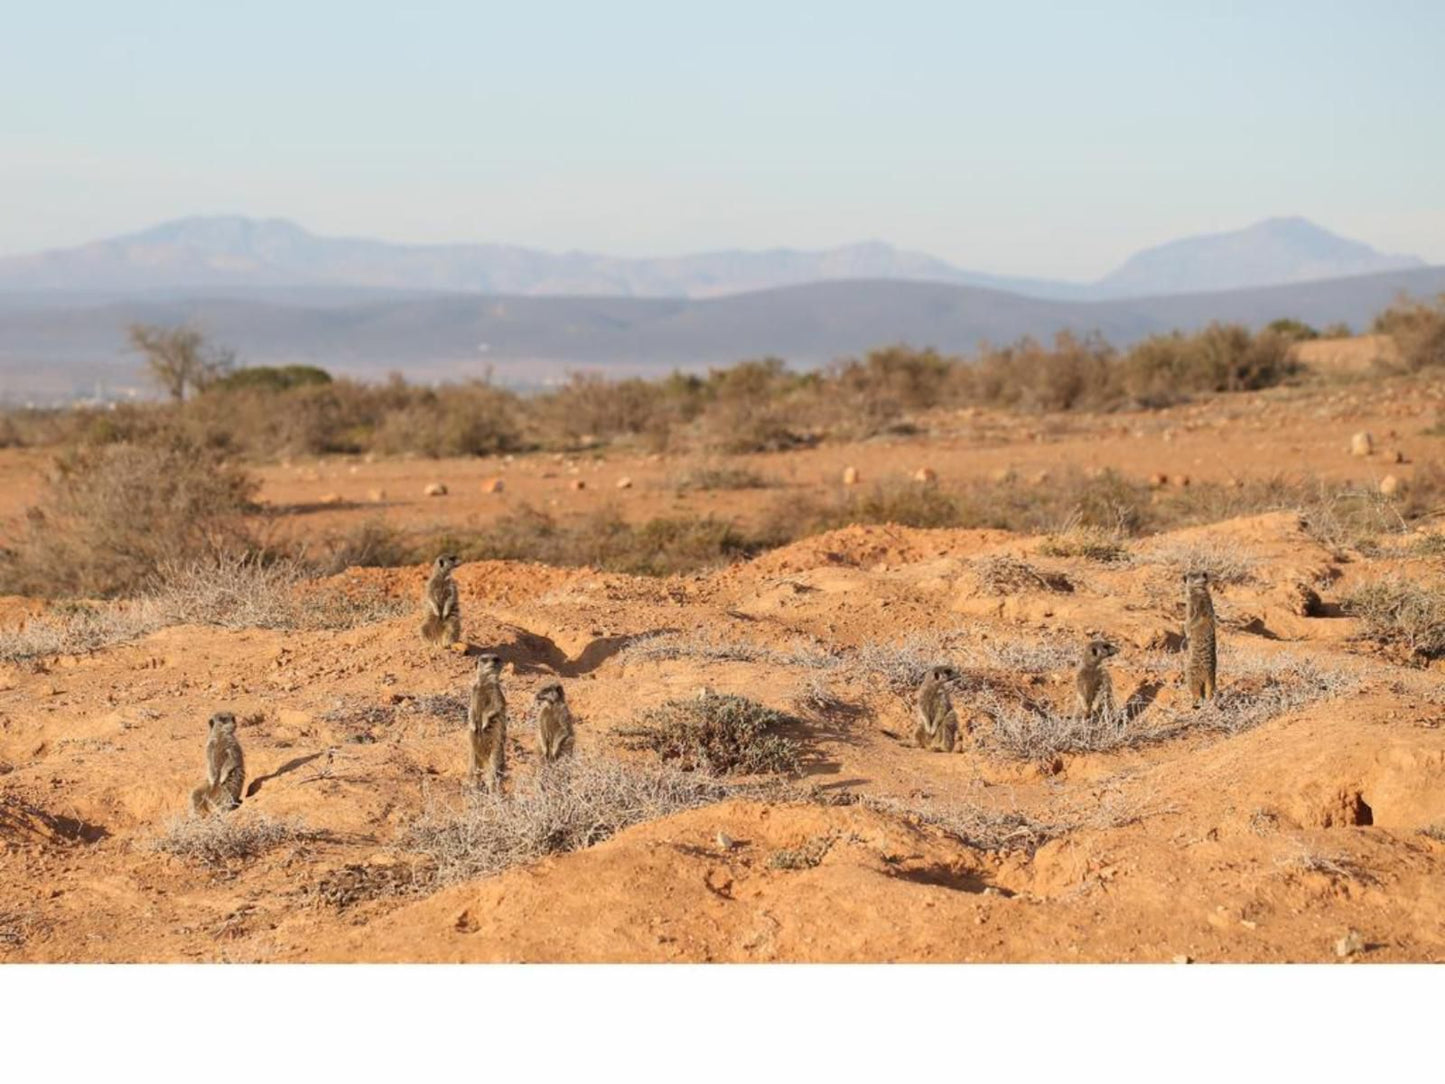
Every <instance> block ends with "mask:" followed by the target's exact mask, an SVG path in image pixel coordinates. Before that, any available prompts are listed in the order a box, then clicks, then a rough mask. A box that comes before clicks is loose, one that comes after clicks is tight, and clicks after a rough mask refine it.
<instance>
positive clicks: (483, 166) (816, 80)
mask: <svg viewBox="0 0 1445 1084" xmlns="http://www.w3.org/2000/svg"><path fill="white" fill-rule="evenodd" d="M77 8H78V9H79V10H77ZM1392 14H1393V18H1391V19H1389V20H1386V19H1383V18H1380V17H1379V15H1378V14H1371V13H1370V12H1368V11H1365V10H1363V9H1357V8H1356V7H1355V6H1354V5H1347V4H1327V5H1306V4H1302V3H1284V4H1276V5H1272V6H1271V7H1270V8H1269V10H1268V11H1262V12H1253V11H1251V12H1247V13H1240V14H1223V13H1218V12H1216V11H1214V10H1213V9H1212V7H1205V6H1203V5H1201V6H1200V7H1199V9H1198V10H1196V11H1193V12H1191V13H1188V14H1180V13H1178V12H1177V11H1172V12H1161V11H1158V10H1156V9H1154V8H1152V7H1150V6H1147V5H1137V4H1122V3H1115V4H1111V5H1109V6H1108V9H1107V12H1106V13H1100V12H1099V11H1098V10H1097V9H1096V10H1095V11H1093V12H1090V13H1083V12H1078V11H1074V10H1068V9H1063V8H1060V9H1057V10H1053V11H1049V12H1039V11H1031V12H1025V13H1020V12H1012V11H1011V12H1003V11H997V10H979V11H965V10H963V9H962V8H960V7H957V6H954V5H934V4H906V5H902V6H899V5H894V6H892V7H890V8H889V9H888V10H887V11H886V12H879V11H877V10H876V9H874V8H872V7H869V8H863V7H862V6H861V5H827V6H818V7H799V6H790V7H789V8H788V9H786V10H780V9H777V8H775V7H773V6H763V5H758V4H752V3H744V4H739V5H733V6H731V7H729V8H728V9H727V10H726V11H725V12H723V13H721V14H717V13H707V14H703V13H698V12H695V11H683V10H678V9H676V8H674V7H672V6H667V5H651V4H632V5H625V6H623V7H620V8H619V7H617V6H612V7H609V8H607V9H596V10H594V9H592V8H590V7H574V6H569V5H551V6H549V7H546V8H545V9H544V8H543V7H542V6H540V5H537V6H529V7H528V8H527V10H525V11H523V10H512V9H505V10H492V11H483V10H480V9H477V8H475V7H474V6H472V5H461V4H455V3H439V4H432V5H428V6H426V7H425V9H421V8H417V7H415V6H413V7H410V8H408V9H406V10H405V11H397V10H392V9H390V8H389V7H384V6H382V5H377V4H369V3H363V4H349V5H339V4H320V5H309V6H306V7H304V8H302V7H297V6H294V5H288V6H285V7H283V6H282V5H279V4H275V3H271V2H261V3H257V4H253V5H249V6H247V7H246V8H244V9H236V10H234V11H224V10H189V9H185V8H181V9H172V8H170V7H169V6H167V5H161V4H156V3H139V4H130V5H126V6H125V8H124V9H114V10H112V9H110V8H108V7H107V6H104V5H100V4H95V3H91V4H81V5H73V6H71V7H70V8H69V9H67V10H64V11H60V10H56V9H42V8H40V7H31V8H28V9H25V10H23V11H20V12H17V13H15V14H13V15H12V17H11V30H12V32H11V33H10V34H9V35H7V36H6V39H5V40H4V41H3V42H0V63H3V65H4V70H5V75H4V77H3V78H4V80H5V84H6V89H7V90H8V91H9V92H10V93H9V94H7V99H8V101H7V106H8V108H7V110H6V111H5V113H4V115H3V116H0V135H3V137H4V138H3V142H0V199H3V201H4V203H5V205H6V207H7V208H8V209H10V210H11V214H10V215H8V216H7V217H6V220H5V221H4V222H0V255H10V254H18V253H23V252H32V251H36V250H41V249H49V248H58V247H65V246H69V245H75V244H82V243H85V242H88V241H92V240H95V239H98V238H102V237H110V236H115V235H120V234H126V233H132V232H135V231H137V230H140V229H143V228H145V227H147V226H150V225H153V224H155V223H158V222H162V221H165V220H169V219H173V218H178V217H184V216H188V215H212V214H240V215H247V216H251V217H258V218H267V217H275V218H284V219H288V220H291V221H295V222H298V223H300V224H302V225H303V226H305V227H306V228H307V229H308V230H311V231H313V232H315V233H318V234H323V235H333V236H363V237H372V238H377V239H384V240H390V241H397V242H411V243H438V242H495V243H502V244H514V245H520V246H525V247H529V248H538V249H543V250H547V251H553V252H565V251H570V250H582V251H588V252H596V253H603V254H607V255H614V256H624V257H640V256H663V257H665V256H673V255H681V254H684V253H693V252H700V251H716V250H728V249H753V250H756V249H772V248H794V249H823V248H833V247H836V246H839V245H846V244H852V243H856V242H860V241H867V240H880V241H885V242H887V243H889V244H892V245H896V246H898V247H900V248H903V249H907V250H912V251H918V252H925V253H928V254H930V255H933V256H936V257H939V258H941V259H944V260H947V261H948V262H950V263H952V264H954V265H955V266H958V267H961V268H967V269H972V270H979V271H987V272H992V273H996V274H1007V275H1027V276H1037V277H1047V278H1058V279H1067V280H1074V281H1088V280H1093V279H1096V278H1098V277H1099V276H1100V275H1102V274H1104V273H1105V272H1107V271H1108V270H1110V269H1111V268H1113V267H1115V266H1117V265H1118V264H1119V263H1120V262H1121V261H1122V260H1124V259H1125V258H1127V257H1128V256H1129V255H1130V254H1132V253H1134V252H1136V251H1137V250H1139V249H1141V248H1146V247H1149V246H1151V245H1155V244H1159V243H1161V242H1165V241H1170V240H1174V239H1177V238H1180V237H1185V236H1193V235H1199V234H1207V233H1215V232H1221V231H1228V230H1235V229H1239V228H1241V227H1242V226H1245V225H1248V224H1250V223H1253V222H1256V221H1259V220H1261V219H1265V218H1271V217H1279V216H1292V215H1300V216H1303V217H1305V218H1309V219H1311V220H1313V221H1316V222H1319V223H1321V224H1323V225H1325V226H1327V227H1328V228H1329V229H1331V230H1333V231H1335V232H1337V233H1339V234H1341V235H1343V236H1346V237H1353V238H1358V239H1360V240H1363V241H1365V242H1367V243H1369V244H1370V245H1372V246H1374V247H1375V248H1377V249H1379V250H1380V251H1382V252H1388V253H1409V254H1413V255H1418V256H1420V257H1422V258H1424V259H1425V260H1427V261H1428V262H1430V263H1436V264H1438V263H1445V206H1442V205H1441V203H1440V200H1439V197H1438V193H1439V192H1440V191H1441V190H1445V150H1442V149H1441V148H1440V147H1439V146H1438V141H1434V140H1431V139H1429V138H1428V132H1429V131H1431V130H1433V125H1434V123H1435V117H1436V115H1437V112H1438V111H1437V108H1436V107H1437V105H1438V104H1439V102H1440V101H1441V99H1442V96H1445V95H1442V90H1445V73H1442V72H1441V71H1440V70H1439V66H1438V65H1437V64H1435V63H1434V58H1433V51H1434V48H1433V47H1434V43H1435V42H1436V41H1438V40H1440V38H1441V34H1442V32H1445V10H1442V9H1440V8H1438V7H1437V6H1435V5H1430V4H1425V3H1406V4H1400V5H1395V6H1393V9H1392Z"/></svg>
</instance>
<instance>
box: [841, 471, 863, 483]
mask: <svg viewBox="0 0 1445 1084" xmlns="http://www.w3.org/2000/svg"><path fill="white" fill-rule="evenodd" d="M860 480H861V479H860V478H859V476H858V468H857V467H844V468H843V484H844V485H845V486H856V485H857V484H858V483H859V481H860Z"/></svg>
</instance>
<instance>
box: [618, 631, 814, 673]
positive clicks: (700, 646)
mask: <svg viewBox="0 0 1445 1084" xmlns="http://www.w3.org/2000/svg"><path fill="white" fill-rule="evenodd" d="M623 657H624V658H625V659H627V660H628V661H638V662H665V661H671V660H674V659H702V660H704V661H707V662H765V663H769V664H772V665H774V666H796V667H802V668H804V669H809V670H826V669H830V668H832V667H835V666H837V665H839V663H840V662H841V661H842V660H841V659H840V658H839V656H837V655H836V654H834V653H833V652H832V651H830V650H829V649H828V648H826V647H824V646H823V645H822V644H819V643H817V642H816V641H807V642H798V643H795V644H792V645H790V646H789V647H787V648H784V649H782V650H779V649H776V648H771V647H765V646H763V645H762V644H755V643H752V642H750V641H747V640H729V639H725V638H722V637H718V636H715V635H712V634H710V633H704V632H700V631H696V630H694V631H692V632H664V633H659V634H657V635H655V636H645V637H642V638H640V639H638V640H634V641H633V642H632V643H630V644H628V645H627V647H626V649H625V650H624V651H623Z"/></svg>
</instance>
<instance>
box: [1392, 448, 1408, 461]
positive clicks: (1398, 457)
mask: <svg viewBox="0 0 1445 1084" xmlns="http://www.w3.org/2000/svg"><path fill="white" fill-rule="evenodd" d="M1389 458H1390V462H1391V463H1404V462H1405V453H1404V452H1402V451H1400V449H1398V448H1396V449H1395V450H1394V451H1393V452H1391V453H1390V457H1389Z"/></svg>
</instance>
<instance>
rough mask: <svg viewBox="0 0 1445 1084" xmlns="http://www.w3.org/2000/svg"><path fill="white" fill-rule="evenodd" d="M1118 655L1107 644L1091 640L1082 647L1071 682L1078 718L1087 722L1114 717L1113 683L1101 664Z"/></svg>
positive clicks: (1117, 651) (1115, 649)
mask: <svg viewBox="0 0 1445 1084" xmlns="http://www.w3.org/2000/svg"><path fill="white" fill-rule="evenodd" d="M1118 653H1119V649H1118V648H1117V647H1115V646H1114V645H1113V644H1111V643H1109V642H1108V641H1107V640H1090V641H1089V642H1088V643H1087V644H1085V645H1084V657H1083V659H1082V660H1081V661H1080V663H1079V672H1078V675H1077V676H1076V677H1075V678H1074V694H1075V697H1076V698H1077V704H1078V709H1079V714H1080V716H1082V717H1083V718H1084V719H1086V720H1089V719H1093V718H1095V717H1096V716H1103V718H1104V719H1106V720H1107V719H1113V718H1114V717H1115V711H1114V682H1113V680H1112V679H1111V678H1110V677H1109V671H1108V670H1106V669H1104V661H1105V660H1106V659H1108V658H1109V657H1111V656H1113V655H1117V654H1118ZM1119 721H1120V722H1122V721H1123V720H1122V719H1120V720H1119Z"/></svg>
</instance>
